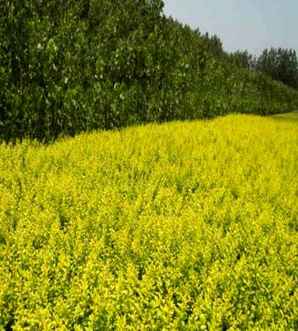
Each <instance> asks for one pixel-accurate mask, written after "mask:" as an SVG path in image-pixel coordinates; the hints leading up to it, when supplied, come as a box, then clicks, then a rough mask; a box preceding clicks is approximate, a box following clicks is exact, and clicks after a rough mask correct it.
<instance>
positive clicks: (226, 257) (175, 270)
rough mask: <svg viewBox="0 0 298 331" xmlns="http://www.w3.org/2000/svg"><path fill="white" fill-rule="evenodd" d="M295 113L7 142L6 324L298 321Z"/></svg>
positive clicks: (2, 238) (223, 326) (2, 296)
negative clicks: (284, 117)
mask: <svg viewBox="0 0 298 331" xmlns="http://www.w3.org/2000/svg"><path fill="white" fill-rule="evenodd" d="M297 218H298V121H291V120H279V119H275V118H262V117H257V116H249V115H229V116H226V117H222V118H217V119H214V120H211V121H193V122H174V123H168V124H163V125H157V124H150V125H145V126H139V127H131V128H127V129H123V130H120V131H113V132H95V133H89V134H87V133H85V134H81V135H79V136H77V137H75V138H67V139H64V140H62V139H61V140H60V141H58V142H56V143H54V144H52V145H47V146H46V145H41V144H39V143H35V142H29V141H25V142H23V143H19V144H17V145H16V146H13V145H5V144H2V145H0V330H76V331H77V330H231V331H232V330H270V331H274V330H276V331H281V330H287V331H290V330H292V331H295V330H297V329H298V318H297V316H298V301H297V299H298V288H297V282H298V250H297V244H298V235H297V229H298V223H297Z"/></svg>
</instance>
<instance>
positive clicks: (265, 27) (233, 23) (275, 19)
mask: <svg viewBox="0 0 298 331" xmlns="http://www.w3.org/2000/svg"><path fill="white" fill-rule="evenodd" d="M164 2H165V14H166V15H170V16H173V17H174V18H176V19H178V20H179V21H180V22H183V23H186V24H189V25H191V26H192V27H194V28H199V29H200V31H201V32H210V33H212V34H213V33H216V34H217V35H218V36H219V37H220V38H221V40H222V41H223V44H224V48H225V49H226V50H227V51H234V50H237V49H242V50H244V49H247V50H248V51H249V52H250V53H252V54H259V53H260V52H261V51H262V50H263V49H264V48H270V47H283V48H294V49H296V50H297V51H298V0H164Z"/></svg>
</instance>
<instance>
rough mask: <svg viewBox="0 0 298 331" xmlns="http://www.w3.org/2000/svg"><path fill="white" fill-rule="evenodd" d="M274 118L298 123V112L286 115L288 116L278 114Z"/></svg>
mask: <svg viewBox="0 0 298 331" xmlns="http://www.w3.org/2000/svg"><path fill="white" fill-rule="evenodd" d="M273 118H277V119H285V120H291V121H298V111H296V112H291V113H286V114H277V115H274V116H273Z"/></svg>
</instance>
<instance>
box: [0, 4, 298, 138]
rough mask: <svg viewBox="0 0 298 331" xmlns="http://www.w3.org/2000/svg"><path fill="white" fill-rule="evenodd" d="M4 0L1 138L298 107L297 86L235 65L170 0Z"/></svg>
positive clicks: (0, 40)
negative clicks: (168, 9) (168, 8)
mask: <svg viewBox="0 0 298 331" xmlns="http://www.w3.org/2000/svg"><path fill="white" fill-rule="evenodd" d="M0 6H1V8H0V10H1V16H0V83H1V89H0V139H1V138H2V139H6V140H13V139H16V138H22V137H31V138H37V139H41V140H51V139H53V138H56V137H58V136H59V135H65V134H66V135H74V134H75V133H78V132H81V131H86V130H92V129H96V128H102V129H110V128H115V127H121V126H126V125H129V124H135V123H143V122H149V121H166V120H172V119H191V118H201V117H211V116H214V115H218V114H223V113H227V112H235V111H237V112H250V113H259V114H268V113H275V112H283V111H291V110H292V109H294V108H297V103H298V97H297V93H296V92H294V91H291V90H289V89H287V88H286V87H285V86H283V85H281V84H278V83H276V82H273V81H271V80H270V79H269V78H266V77H264V76H263V75H261V74H258V73H252V72H248V71H247V70H242V69H239V67H238V66H236V65H232V64H231V61H227V60H226V59H225V57H223V56H221V55H222V54H223V52H222V45H221V42H220V40H219V39H218V38H216V37H214V36H213V37H208V36H206V35H204V36H203V35H200V33H199V32H198V31H193V30H191V29H190V28H189V27H187V26H183V25H182V24H180V23H178V22H175V21H173V20H172V19H171V18H166V17H164V15H163V12H162V10H163V2H162V1H161V0H139V1H137V0H114V1H110V0H79V1H78V0H65V1H61V0H51V1H45V0H22V1H17V0H11V1H2V2H1V5H0Z"/></svg>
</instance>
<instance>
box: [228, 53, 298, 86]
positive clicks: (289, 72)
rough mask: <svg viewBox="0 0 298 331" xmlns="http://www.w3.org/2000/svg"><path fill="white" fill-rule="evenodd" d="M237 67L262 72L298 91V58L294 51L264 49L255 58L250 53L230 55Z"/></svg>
mask: <svg viewBox="0 0 298 331" xmlns="http://www.w3.org/2000/svg"><path fill="white" fill-rule="evenodd" d="M230 58H231V59H232V61H233V62H234V63H236V64H237V65H239V66H241V67H244V68H246V69H250V70H257V71H259V72H262V73H264V74H266V75H268V76H269V77H271V78H272V79H274V80H277V81H280V82H282V83H284V84H286V85H288V86H290V87H292V88H295V89H298V57H297V53H296V51H295V50H294V49H287V48H273V47H272V48H270V49H264V50H263V52H262V53H261V55H260V56H253V55H251V54H249V53H248V51H237V52H235V53H232V54H230Z"/></svg>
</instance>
